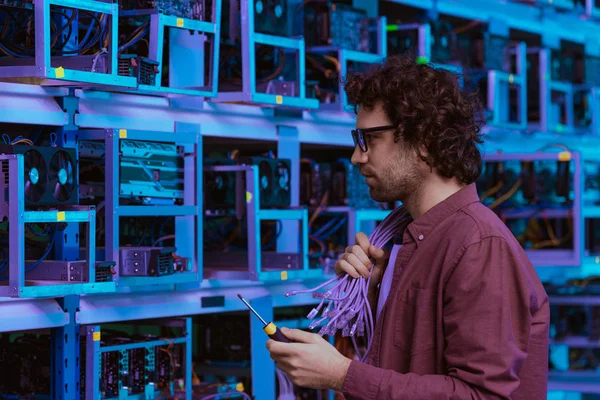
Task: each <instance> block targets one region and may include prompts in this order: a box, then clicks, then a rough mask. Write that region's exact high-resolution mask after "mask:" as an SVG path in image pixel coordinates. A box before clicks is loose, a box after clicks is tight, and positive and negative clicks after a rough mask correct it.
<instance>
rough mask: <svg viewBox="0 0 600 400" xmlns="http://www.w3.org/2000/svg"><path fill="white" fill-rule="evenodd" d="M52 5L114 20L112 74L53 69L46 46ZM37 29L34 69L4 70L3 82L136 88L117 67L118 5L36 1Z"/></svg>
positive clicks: (91, 1)
mask: <svg viewBox="0 0 600 400" xmlns="http://www.w3.org/2000/svg"><path fill="white" fill-rule="evenodd" d="M50 6H58V7H69V8H73V9H76V10H87V11H92V12H98V13H103V14H106V15H108V16H109V17H110V18H109V19H110V43H109V45H108V49H107V50H108V54H109V55H108V57H109V59H110V63H109V70H110V73H108V74H102V73H95V72H88V71H79V70H74V69H69V68H64V67H62V66H58V67H53V66H52V64H51V62H52V57H51V55H50V50H51V49H50V46H46V43H47V42H48V41H49V38H50ZM34 7H35V8H34V13H35V14H34V18H35V19H34V21H35V25H36V26H37V27H41V29H36V30H35V60H34V65H31V66H7V67H0V79H3V78H32V77H35V78H40V79H41V84H42V85H68V84H69V82H79V83H86V84H98V85H106V86H123V87H136V86H137V82H136V79H135V78H132V77H124V76H119V74H118V68H117V52H116V51H114V49H118V47H119V46H118V43H117V40H118V36H119V34H118V23H115V21H118V12H119V5H118V4H117V3H116V2H110V3H107V2H103V1H97V0H36V1H35V3H34Z"/></svg>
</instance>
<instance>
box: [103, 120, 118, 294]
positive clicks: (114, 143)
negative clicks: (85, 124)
mask: <svg viewBox="0 0 600 400" xmlns="http://www.w3.org/2000/svg"><path fill="white" fill-rule="evenodd" d="M118 135H119V132H118V131H117V130H112V129H109V130H107V131H106V132H105V143H106V147H105V165H106V168H105V170H106V172H107V174H106V176H105V179H106V182H105V193H106V194H105V202H106V203H105V206H104V207H105V208H104V209H105V212H104V215H105V221H106V222H105V226H106V228H105V233H104V241H105V243H104V246H105V256H104V259H105V260H112V261H115V262H116V263H117V268H116V273H115V277H114V279H115V280H116V281H117V282H116V284H117V285H118V284H119V281H118V277H119V274H120V265H119V264H120V262H119V232H120V231H119V187H120V185H119V152H120V148H119V136H118Z"/></svg>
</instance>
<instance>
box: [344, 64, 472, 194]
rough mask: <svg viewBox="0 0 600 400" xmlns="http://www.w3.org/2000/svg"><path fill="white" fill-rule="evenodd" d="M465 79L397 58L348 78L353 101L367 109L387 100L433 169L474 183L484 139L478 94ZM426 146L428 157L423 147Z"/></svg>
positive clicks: (400, 129)
mask: <svg viewBox="0 0 600 400" xmlns="http://www.w3.org/2000/svg"><path fill="white" fill-rule="evenodd" d="M458 79H459V77H458V76H457V75H456V74H453V73H451V72H449V71H448V70H445V69H441V68H433V67H432V66H430V65H428V64H424V63H417V62H416V60H415V59H414V58H412V57H409V56H393V57H389V58H387V59H386V60H385V61H384V62H383V63H382V64H378V65H375V66H374V67H373V68H372V69H371V70H370V71H368V72H366V73H356V74H352V75H349V76H348V77H347V79H346V80H345V82H344V85H345V91H346V95H347V96H348V102H349V104H350V105H351V106H353V107H354V112H357V111H358V107H364V108H365V109H367V110H370V109H373V107H374V106H375V105H376V104H378V103H381V105H382V106H383V109H384V110H385V112H386V114H387V116H388V118H389V119H390V121H391V122H392V123H393V124H394V125H395V126H396V127H397V129H396V133H395V141H398V140H399V138H400V137H402V139H403V140H404V141H405V142H406V143H408V144H409V145H410V146H412V147H413V148H414V149H415V150H416V151H417V152H418V153H417V154H419V155H420V156H421V159H422V160H423V161H424V162H425V163H427V165H428V166H429V167H430V168H432V169H433V168H436V169H437V170H438V171H439V173H440V174H441V175H442V176H444V177H447V178H456V179H457V180H458V181H460V182H462V183H465V184H470V183H472V182H474V181H475V180H476V179H477V178H478V177H479V175H480V174H481V169H482V160H481V154H480V152H479V149H478V147H477V144H480V143H483V140H482V139H481V135H480V131H481V125H482V119H481V118H479V116H480V112H479V111H480V110H481V109H480V102H479V101H478V99H477V96H476V94H474V93H467V92H466V91H461V88H460V85H459V83H458ZM423 145H424V146H425V148H426V149H427V152H428V153H429V156H428V157H425V156H423V155H422V153H421V152H420V151H419V149H420V148H421V146H423Z"/></svg>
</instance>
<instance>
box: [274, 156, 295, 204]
mask: <svg viewBox="0 0 600 400" xmlns="http://www.w3.org/2000/svg"><path fill="white" fill-rule="evenodd" d="M291 175H292V171H291V167H290V164H289V162H288V160H276V168H275V179H274V182H273V197H274V201H275V202H276V203H277V204H284V205H289V204H290V202H291V193H290V179H291Z"/></svg>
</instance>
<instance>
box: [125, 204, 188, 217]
mask: <svg viewBox="0 0 600 400" xmlns="http://www.w3.org/2000/svg"><path fill="white" fill-rule="evenodd" d="M197 209H198V207H196V206H175V205H172V206H166V205H164V206H146V205H145V206H119V207H118V208H117V210H118V214H119V217H186V216H195V215H196V212H197Z"/></svg>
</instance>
